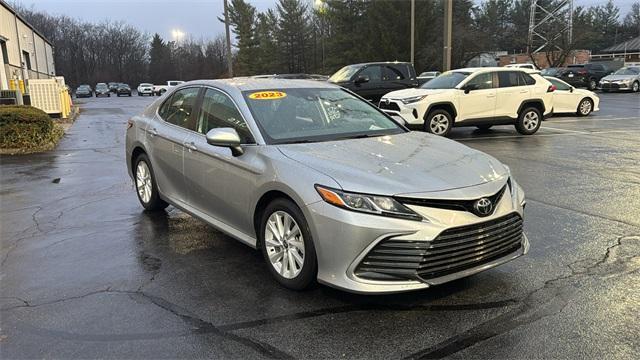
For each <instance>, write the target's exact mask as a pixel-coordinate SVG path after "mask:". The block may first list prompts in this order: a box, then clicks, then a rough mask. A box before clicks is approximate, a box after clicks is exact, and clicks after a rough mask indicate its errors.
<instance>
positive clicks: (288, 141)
mask: <svg viewBox="0 0 640 360" xmlns="http://www.w3.org/2000/svg"><path fill="white" fill-rule="evenodd" d="M312 142H315V141H312V140H307V139H300V140H287V141H278V142H277V143H275V144H274V145H286V144H307V143H312Z"/></svg>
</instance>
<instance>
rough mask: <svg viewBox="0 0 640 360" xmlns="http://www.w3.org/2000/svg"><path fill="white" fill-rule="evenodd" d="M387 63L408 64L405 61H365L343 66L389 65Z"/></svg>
mask: <svg viewBox="0 0 640 360" xmlns="http://www.w3.org/2000/svg"><path fill="white" fill-rule="evenodd" d="M389 64H398V65H399V64H403V65H407V64H410V63H408V62H406V61H376V62H367V63H358V64H349V65H345V66H364V65H389Z"/></svg>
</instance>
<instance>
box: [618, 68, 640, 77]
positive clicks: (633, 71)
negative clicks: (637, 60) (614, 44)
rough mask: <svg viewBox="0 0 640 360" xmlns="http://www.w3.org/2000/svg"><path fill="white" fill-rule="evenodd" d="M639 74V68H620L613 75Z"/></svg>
mask: <svg viewBox="0 0 640 360" xmlns="http://www.w3.org/2000/svg"><path fill="white" fill-rule="evenodd" d="M638 74H640V68H622V69H618V71H616V72H614V73H613V75H638Z"/></svg>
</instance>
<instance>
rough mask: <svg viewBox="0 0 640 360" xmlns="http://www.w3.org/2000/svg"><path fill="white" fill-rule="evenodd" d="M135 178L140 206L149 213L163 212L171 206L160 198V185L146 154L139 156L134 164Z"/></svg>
mask: <svg viewBox="0 0 640 360" xmlns="http://www.w3.org/2000/svg"><path fill="white" fill-rule="evenodd" d="M133 169H134V174H133V175H134V178H135V182H136V193H137V194H138V200H140V204H142V206H143V207H144V208H145V209H146V210H149V211H159V210H163V209H164V208H166V207H167V206H169V204H167V203H166V202H165V201H164V200H162V199H161V198H160V193H159V192H158V185H157V184H156V181H155V177H154V175H153V169H152V168H151V162H150V161H149V158H148V157H147V155H146V154H141V155H140V156H138V157H137V158H136V160H135V162H134V168H133Z"/></svg>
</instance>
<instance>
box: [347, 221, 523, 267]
mask: <svg viewBox="0 0 640 360" xmlns="http://www.w3.org/2000/svg"><path fill="white" fill-rule="evenodd" d="M521 243H522V218H521V217H520V215H518V214H516V213H513V214H509V215H506V216H503V217H500V218H497V219H494V220H490V221H486V222H483V223H479V224H473V225H467V226H461V227H456V228H451V229H447V230H445V231H443V232H442V233H441V234H440V235H438V237H437V238H436V239H434V240H433V241H407V240H396V239H393V238H390V239H386V240H383V241H381V242H380V243H378V244H377V245H376V246H375V247H374V248H373V249H371V251H369V253H368V254H367V255H366V256H365V257H364V259H363V260H362V261H361V262H360V264H358V266H357V267H356V271H355V274H356V275H357V276H359V277H361V278H365V279H371V280H404V279H418V280H420V279H422V280H426V279H433V278H437V277H441V276H445V275H449V274H452V273H456V272H459V271H463V270H466V269H470V268H472V267H476V266H479V265H482V264H485V263H488V262H491V261H493V260H495V259H498V258H501V257H503V256H505V255H507V254H510V253H512V252H514V251H516V250H518V249H519V248H520V246H521Z"/></svg>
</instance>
